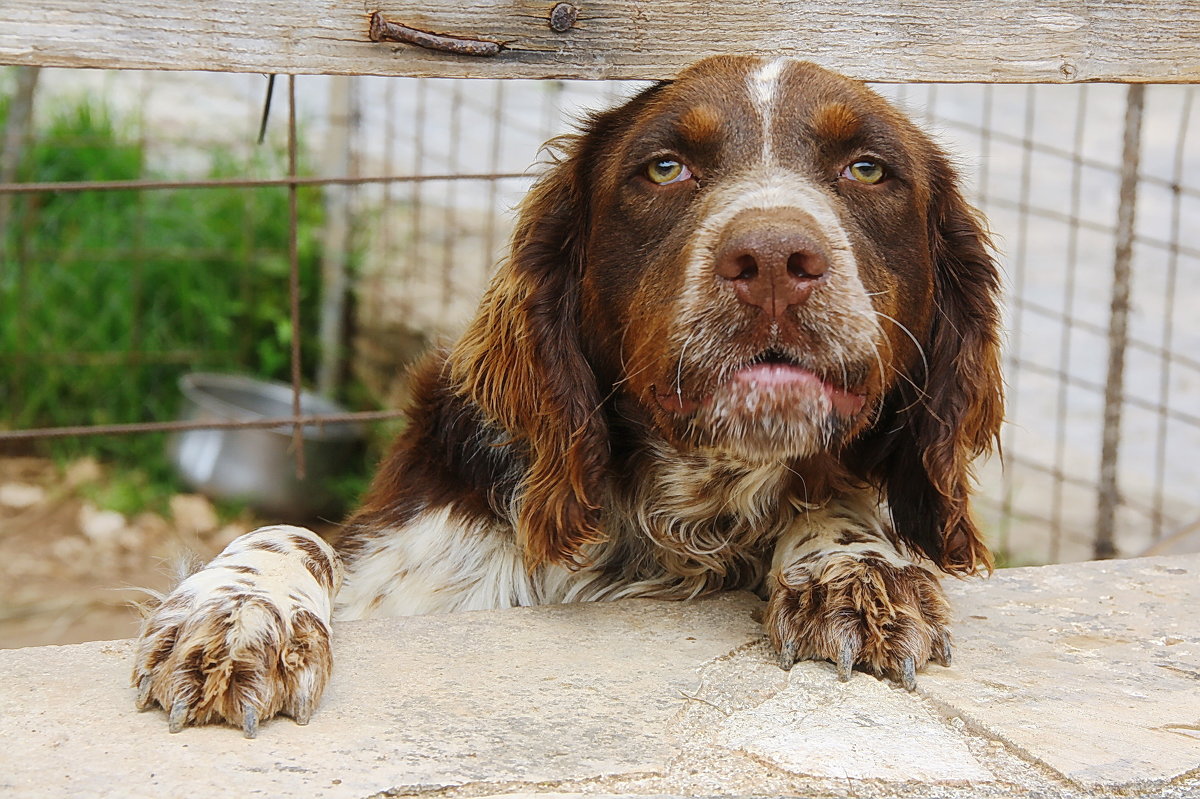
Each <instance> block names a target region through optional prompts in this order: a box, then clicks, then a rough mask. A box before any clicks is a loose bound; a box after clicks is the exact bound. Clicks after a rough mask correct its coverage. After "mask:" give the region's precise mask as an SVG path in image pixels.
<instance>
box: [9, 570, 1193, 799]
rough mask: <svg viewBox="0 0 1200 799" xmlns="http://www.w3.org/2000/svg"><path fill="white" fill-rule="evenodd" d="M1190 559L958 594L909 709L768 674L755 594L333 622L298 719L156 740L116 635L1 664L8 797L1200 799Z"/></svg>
mask: <svg viewBox="0 0 1200 799" xmlns="http://www.w3.org/2000/svg"><path fill="white" fill-rule="evenodd" d="M1198 576H1200V556H1185V557H1176V558H1162V559H1144V560H1139V561H1127V562H1109V563H1091V564H1076V565H1070V566H1056V567H1043V568H1039V569H1018V570H1008V571H1004V572H1000V573H998V574H997V575H996V576H995V577H994V578H992V579H991V580H990V581H972V582H961V583H960V582H954V583H951V584H950V585H948V586H947V587H948V589H949V592H950V593H951V596H952V601H953V603H954V605H955V606H956V608H957V610H958V612H959V614H960V615H961V616H962V620H961V622H960V623H959V624H958V625H957V627H956V635H957V637H958V650H957V659H956V662H955V665H954V666H953V667H952V668H949V669H943V668H940V667H936V666H931V667H928V668H927V669H926V670H925V671H924V672H922V674H921V675H920V677H919V680H918V694H910V693H908V692H906V691H903V690H899V689H897V688H895V687H894V686H892V685H890V684H889V683H886V682H880V681H878V680H876V679H875V678H874V677H871V676H870V675H866V674H862V673H855V674H854V675H853V677H852V678H851V680H850V681H849V682H848V683H839V682H837V680H836V676H835V670H834V668H833V666H832V665H831V664H828V663H801V664H797V666H796V667H795V669H793V671H792V672H790V673H785V672H783V671H781V670H780V669H779V668H778V666H777V665H776V664H775V658H774V656H773V654H772V653H771V652H770V650H769V647H768V646H767V644H766V643H765V641H764V639H763V637H762V635H761V632H760V629H759V625H758V622H757V621H755V620H754V619H753V618H752V615H753V614H754V613H755V612H756V611H757V610H759V609H760V607H761V605H760V603H758V601H757V600H755V599H754V598H753V597H750V596H748V595H745V594H734V595H726V596H722V597H718V598H714V599H710V600H704V601H699V602H692V603H672V602H650V601H645V600H631V601H626V602H618V603H611V604H596V605H573V606H556V607H545V608H531V609H517V610H510V611H494V612H485V613H464V614H456V615H451V616H432V617H422V618H411V619H396V620H385V621H374V622H355V623H349V624H342V625H339V626H338V627H337V628H336V630H335V633H336V635H335V638H336V652H335V657H336V660H337V665H336V667H335V675H334V678H333V680H332V682H331V684H330V688H329V691H328V692H327V694H326V697H325V701H324V702H323V704H322V706H321V708H320V710H319V712H318V713H317V715H316V716H315V717H314V718H313V721H312V723H311V724H310V725H309V726H307V727H299V726H296V725H295V724H293V723H292V722H291V721H290V720H288V719H281V720H277V721H273V722H270V723H268V724H264V725H263V727H262V730H261V733H260V737H259V738H258V739H256V740H253V741H247V740H245V739H243V738H242V737H241V735H240V732H239V731H238V730H234V729H231V728H218V727H205V728H189V729H187V730H185V731H184V732H182V733H180V734H178V735H170V734H168V733H167V730H166V721H165V718H164V715H163V714H162V713H161V712H159V711H154V712H149V713H141V714H139V713H137V712H136V711H135V710H134V709H133V697H132V693H133V692H132V689H130V688H128V687H127V685H126V681H127V679H128V671H129V667H130V661H131V657H132V645H131V643H130V642H127V641H113V642H100V643H93V644H82V645H79V646H71V647H44V648H40V649H26V650H12V651H0V741H3V747H2V748H0V795H3V796H5V797H9V796H13V797H33V796H39V797H40V796H48V797H49V796H52V797H55V799H61V798H62V797H71V796H89V797H104V796H120V797H138V796H156V797H157V796H168V795H180V796H205V797H210V796H211V797H221V796H237V797H247V796H253V795H256V794H258V795H268V796H290V795H295V796H305V797H310V796H311V797H367V796H374V795H380V794H386V795H430V796H437V797H439V798H440V799H458V798H459V797H462V799H476V798H477V797H480V796H487V795H495V796H509V797H518V796H541V797H546V798H547V799H550V798H551V797H557V798H558V799H573V797H576V796H583V795H587V796H592V797H595V796H610V795H611V796H617V795H622V796H635V795H636V796H646V797H649V796H668V795H670V796H684V795H691V796H695V795H723V796H750V795H776V794H779V795H799V796H827V795H854V796H858V797H862V798H863V799H869V798H871V797H877V798H878V799H882V798H883V797H888V798H889V799H892V798H893V797H905V799H932V798H933V797H937V798H938V799H979V798H980V797H986V798H987V799H1000V797H1004V798H1005V799H1009V798H1010V797H1017V796H1021V797H1039V798H1040V799H1085V797H1087V798H1088V799H1091V797H1095V796H1101V797H1118V796H1120V797H1131V796H1136V797H1140V799H1150V798H1151V797H1154V798H1155V799H1195V797H1197V796H1200V771H1198V770H1197V769H1200V612H1198V611H1200V581H1198V580H1197V577H1198Z"/></svg>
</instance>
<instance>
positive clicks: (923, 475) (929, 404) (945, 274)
mask: <svg viewBox="0 0 1200 799" xmlns="http://www.w3.org/2000/svg"><path fill="white" fill-rule="evenodd" d="M932 166H933V169H934V172H933V174H934V176H935V178H934V185H935V188H934V190H933V194H932V197H931V201H930V205H929V242H930V250H931V255H932V262H933V270H934V303H933V309H932V320H931V325H930V328H929V333H928V335H927V336H926V339H925V341H924V362H923V363H922V364H921V366H919V367H918V370H919V371H918V372H917V373H916V374H915V375H913V376H912V382H911V383H907V382H905V381H901V384H900V385H898V386H897V388H896V390H895V391H894V393H893V396H891V397H889V398H888V401H887V404H886V405H885V409H884V412H883V414H882V416H881V419H880V424H879V425H878V426H877V428H876V429H880V430H886V431H887V432H886V433H885V434H884V435H885V437H886V438H887V444H886V445H885V451H886V453H887V455H886V457H885V458H884V459H883V461H882V463H881V467H882V471H881V478H882V482H883V484H884V486H885V488H886V493H887V499H888V504H889V506H890V508H891V514H892V521H893V524H894V526H895V529H896V532H897V534H898V535H900V537H901V538H902V539H904V540H905V541H908V542H909V543H910V544H912V545H914V546H915V547H916V548H918V549H920V550H921V551H923V552H924V553H925V554H926V555H927V556H929V558H930V559H932V560H933V561H934V562H935V563H937V564H938V565H939V566H940V567H941V568H942V569H944V570H945V571H947V572H952V573H959V574H973V573H975V572H977V571H978V570H979V569H980V568H983V569H988V570H990V569H991V568H992V560H991V553H990V552H989V551H988V548H987V545H986V544H985V543H984V541H983V535H982V533H981V531H980V530H979V527H978V526H977V524H976V522H975V520H974V518H973V517H972V514H971V509H970V494H971V489H972V484H973V482H974V476H973V473H972V469H971V464H972V462H973V461H974V460H975V458H976V457H977V456H979V455H982V454H984V453H986V452H989V451H991V449H992V445H993V444H994V443H996V442H997V440H998V435H999V431H1000V424H1001V422H1002V420H1003V417H1004V384H1003V379H1002V377H1001V372H1000V339H999V317H1000V311H999V293H1000V273H999V269H998V267H997V265H996V263H995V261H994V260H993V258H992V256H991V251H990V250H991V246H990V241H989V237H988V233H987V230H986V228H985V226H984V224H983V222H982V220H981V218H980V217H979V215H978V213H977V212H976V211H975V210H974V209H973V208H971V207H970V206H969V205H968V204H967V203H966V201H965V200H964V199H963V197H962V194H961V193H960V192H959V190H958V188H957V186H956V183H955V180H954V173H953V170H952V169H951V167H950V166H949V164H948V163H947V162H946V160H945V158H944V157H942V156H941V155H940V154H936V155H934V156H933V158H932ZM922 371H923V372H924V374H922V373H921V372H922Z"/></svg>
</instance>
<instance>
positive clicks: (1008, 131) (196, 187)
mask: <svg viewBox="0 0 1200 799" xmlns="http://www.w3.org/2000/svg"><path fill="white" fill-rule="evenodd" d="M642 85H643V84H638V83H631V82H585V81H521V80H508V81H492V80H437V79H416V78H338V77H300V78H297V79H296V81H295V112H296V114H295V117H296V120H295V129H294V130H295V133H294V135H289V115H288V92H287V80H286V78H281V79H280V80H279V81H278V83H277V85H276V87H275V92H274V97H273V101H272V109H271V113H270V116H269V119H268V122H267V126H266V132H265V137H264V139H263V141H262V143H258V142H257V139H258V135H259V128H260V123H261V121H262V115H263V107H264V101H265V97H266V94H267V87H268V81H267V79H266V78H265V77H263V76H257V75H234V74H217V73H179V72H175V73H165V72H117V71H113V72H107V71H97V70H57V69H41V70H38V69H35V68H28V67H21V68H5V69H0V246H2V252H0V647H13V646H28V645H40V644H47V643H69V642H75V641H83V640H92V639H100V638H115V637H127V636H130V635H133V634H134V633H135V632H136V627H137V618H136V615H135V614H134V613H132V612H131V611H130V609H129V607H128V603H129V601H130V600H131V599H135V598H136V597H137V595H138V592H137V591H136V590H134V589H135V588H139V587H149V588H155V589H161V588H163V587H165V586H166V585H167V584H168V583H169V581H170V572H171V568H172V567H171V564H172V563H174V562H176V561H178V560H179V558H180V557H181V555H182V554H183V553H187V552H191V553H195V554H196V555H198V556H200V557H204V558H206V557H209V556H211V555H212V554H213V553H215V552H216V551H218V550H219V549H220V548H221V547H223V546H224V545H225V544H226V543H228V541H230V540H232V538H233V537H236V536H237V535H239V534H241V533H243V532H246V531H248V530H250V529H252V528H253V527H254V526H257V524H258V523H259V522H260V521H263V520H265V521H276V520H278V519H279V518H282V517H285V516H289V515H292V514H291V513H289V511H295V513H296V514H298V515H302V516H305V517H307V521H308V523H310V524H312V525H314V526H316V527H317V528H318V529H322V528H323V529H330V530H331V529H333V528H334V526H335V525H336V522H337V520H338V519H339V518H340V516H341V513H342V512H343V511H344V510H345V509H346V508H347V507H349V506H351V505H353V503H354V502H355V500H356V498H357V496H358V495H359V494H360V492H361V491H362V490H363V488H364V487H365V486H366V483H367V481H368V479H369V476H370V472H371V469H372V467H373V464H374V463H375V461H376V460H377V459H378V458H379V456H380V453H381V451H382V449H383V448H384V447H385V446H386V443H387V441H388V440H389V439H390V438H391V437H392V436H393V435H394V434H395V433H396V432H397V431H398V430H399V429H401V427H402V425H403V419H401V418H398V415H397V414H395V413H390V412H388V411H389V409H394V408H396V407H398V406H399V404H400V403H401V401H402V399H403V397H404V394H405V391H406V386H405V380H404V367H405V365H406V364H407V363H409V362H410V361H411V360H412V359H413V358H415V357H416V356H417V355H418V354H419V353H420V352H422V351H423V350H424V349H425V348H426V347H428V346H429V345H430V344H431V343H434V342H437V341H444V340H448V339H451V338H453V336H454V335H455V334H456V332H457V331H458V330H460V329H461V327H462V325H463V324H464V323H465V321H466V319H467V318H468V316H469V314H470V313H471V311H472V310H473V308H474V306H475V303H476V302H477V300H478V297H479V295H480V293H481V292H482V290H483V288H484V286H485V284H486V281H487V279H488V276H489V274H490V273H491V271H492V269H493V268H494V266H495V264H496V262H497V260H498V259H499V258H500V257H501V254H502V252H503V246H504V243H505V240H506V237H507V235H508V232H509V230H510V228H511V225H512V222H513V208H514V206H515V204H516V203H517V202H518V201H519V199H520V197H521V195H522V193H523V192H524V191H525V190H526V189H527V188H528V186H529V185H530V183H531V182H532V178H533V177H534V176H535V175H536V174H537V173H538V169H539V167H538V163H539V159H540V158H542V156H541V155H540V154H539V148H540V146H541V144H542V143H543V142H544V141H546V140H547V139H549V138H551V137H553V136H555V135H558V134H560V133H563V132H567V131H570V130H571V129H572V128H573V125H574V123H575V120H577V119H578V118H579V117H580V116H581V115H583V114H585V113H586V112H587V110H589V109H597V108H603V107H607V106H609V105H611V104H613V103H615V102H619V101H620V100H621V99H623V98H625V97H627V96H629V95H631V94H633V93H634V92H636V91H637V90H638V89H639V88H640V87H641V86H642ZM876 88H877V89H878V90H879V91H880V92H881V93H883V94H884V95H886V96H888V97H890V98H891V99H893V100H894V101H895V102H896V103H897V104H899V105H900V106H902V107H903V108H904V109H905V110H907V111H908V112H909V113H910V114H911V115H913V116H914V117H915V118H916V119H917V120H918V121H919V122H921V123H922V124H923V125H924V126H925V127H926V128H927V129H928V130H929V131H930V132H931V133H933V135H934V136H935V137H936V138H938V139H939V140H940V141H941V142H942V143H943V144H944V145H945V147H946V148H947V149H948V150H949V151H950V152H951V153H953V154H954V155H955V157H956V159H957V163H958V165H959V169H960V171H961V172H962V175H963V177H964V180H965V183H966V186H967V188H968V193H969V194H970V196H971V198H972V200H973V201H974V202H975V203H976V205H978V206H979V207H980V208H981V209H982V210H983V211H984V212H985V214H986V215H987V216H988V218H989V220H990V223H991V226H992V228H993V230H994V232H995V235H996V245H997V248H998V250H999V253H1000V257H1001V261H1002V263H1003V264H1004V268H1005V275H1006V281H1007V285H1006V289H1007V296H1006V320H1005V321H1006V329H1007V339H1006V360H1005V368H1006V378H1007V381H1008V388H1009V414H1008V416H1009V421H1008V423H1007V425H1006V427H1005V430H1004V433H1003V436H1002V439H1003V449H1004V461H1003V464H1002V463H1001V462H1000V460H999V459H993V460H992V461H991V462H989V463H987V464H982V465H981V468H980V480H981V497H980V501H979V503H978V507H977V511H978V513H979V515H980V517H981V521H982V522H983V524H984V526H985V528H986V529H987V531H988V534H989V536H990V539H991V543H992V545H993V547H994V548H995V549H996V551H997V553H998V555H999V559H1000V561H1001V563H1002V564H1005V565H1028V564H1038V563H1050V562H1060V561H1071V560H1083V559H1088V558H1092V557H1098V556H1100V557H1107V556H1112V555H1118V556H1123V557H1128V556H1138V555H1143V554H1155V553H1167V552H1182V551H1198V550H1200V459H1197V457H1196V456H1195V453H1196V452H1198V451H1200V355H1197V353H1200V324H1198V323H1197V319H1200V174H1198V173H1197V172H1196V171H1194V170H1197V169H1200V146H1198V141H1200V140H1198V138H1197V137H1198V134H1197V132H1196V128H1197V126H1200V111H1197V109H1196V108H1195V103H1194V93H1195V92H1194V89H1192V88H1190V87H1185V86H1149V87H1129V86H1117V85H1102V84H1100V85H1080V86H1006V85H906V86H892V85H885V86H878V87H876ZM289 175H294V178H289ZM289 184H290V185H291V186H293V187H294V188H292V189H291V190H289ZM1123 189H1124V190H1123ZM293 202H294V207H292V204H293ZM1114 267H1115V268H1114ZM1126 267H1127V268H1126ZM293 280H294V282H295V287H294V288H295V290H294V291H293V290H292V287H291V285H290V284H291V283H292V281H293ZM293 296H294V297H295V299H296V301H297V302H296V307H295V308H293V307H292V302H291V301H292V297H293ZM294 314H295V315H296V316H298V317H299V318H300V319H301V322H302V323H301V324H300V326H299V327H298V329H299V339H298V340H295V339H294V337H293V324H292V319H293V316H294ZM296 345H298V348H299V353H300V358H299V360H298V361H297V365H298V370H297V372H296V373H294V372H293V365H292V363H293V362H292V355H293V348H294V347H295V346H296ZM212 374H218V375H238V376H242V377H247V378H255V379H256V380H274V381H283V383H287V382H291V381H293V380H297V379H298V381H299V382H300V383H302V384H303V385H304V387H305V388H307V389H309V390H311V392H312V395H311V396H306V397H305V398H304V404H303V405H302V408H301V411H302V415H309V414H318V415H324V416H327V417H330V418H332V419H334V420H335V422H336V420H338V419H345V418H349V417H344V416H342V414H344V413H348V412H349V413H357V414H358V415H357V416H355V417H353V418H354V420H355V422H354V425H353V426H348V425H346V424H337V423H333V422H331V423H328V424H321V423H316V422H314V423H312V424H306V425H305V426H304V427H303V429H302V432H303V433H304V438H305V442H306V443H305V445H304V447H303V453H304V456H305V457H304V460H305V471H306V473H307V474H308V477H309V479H308V481H307V482H306V483H299V484H295V483H294V481H293V484H290V485H284V486H282V487H281V486H271V487H268V488H264V491H284V490H285V489H286V490H288V491H291V492H292V493H290V494H287V493H285V494H282V495H280V496H283V497H284V499H282V500H280V499H279V498H278V497H276V499H275V500H272V501H267V500H263V499H261V498H255V497H247V496H230V495H229V492H227V491H223V490H222V488H221V486H220V485H218V483H219V482H220V480H219V478H220V476H221V475H222V474H224V475H230V474H233V475H237V472H236V470H237V468H239V467H238V465H237V463H240V464H242V465H243V466H246V464H251V463H252V462H253V464H258V465H256V466H253V468H252V467H251V466H246V468H247V469H249V471H248V472H247V474H248V475H252V474H253V473H259V474H261V473H264V472H274V473H286V474H287V475H289V478H288V479H289V480H291V479H292V478H294V472H293V469H292V467H291V462H292V459H293V457H294V452H295V449H294V441H293V438H292V433H293V432H294V429H293V427H292V426H283V427H281V426H279V425H272V424H267V425H266V429H262V428H261V426H260V427H256V428H252V429H249V430H242V429H236V430H235V428H237V426H238V425H243V424H245V423H247V422H251V423H254V421H255V420H256V419H257V420H261V419H264V418H266V419H274V418H279V417H288V416H290V415H291V412H292V405H291V394H290V390H289V389H287V388H286V386H282V385H276V386H275V387H274V388H272V387H271V386H269V385H267V384H264V383H261V382H258V383H250V382H238V383H229V382H222V380H224V378H209V377H206V375H212ZM188 375H191V376H192V377H187V376H188ZM196 375H200V377H199V378H197V377H196ZM184 378H186V380H185V381H184V385H183V387H182V388H181V384H180V381H181V379H184ZM281 391H282V393H280V392H281ZM330 403H336V405H334V404H330ZM222 414H224V415H222ZM214 419H216V420H218V421H219V422H220V423H222V424H225V425H226V429H224V430H216V431H213V430H209V431H204V432H202V433H201V432H199V431H195V430H191V429H184V430H175V431H173V432H170V431H164V430H163V427H164V426H170V424H171V423H173V422H176V421H177V420H185V421H187V420H192V421H197V422H198V423H205V421H206V420H207V421H208V422H211V421H213V420H214ZM109 425H133V426H134V427H133V428H132V429H131V428H129V427H122V428H119V430H118V431H116V432H118V433H119V434H112V433H110V434H104V435H97V434H96V433H97V432H104V430H105V429H106V428H104V427H103V426H109ZM235 432H236V433H238V434H239V435H245V436H246V438H243V439H239V440H242V441H244V442H245V443H243V444H242V445H241V446H242V447H243V449H242V451H243V452H244V453H248V454H245V455H243V456H241V460H240V461H238V462H237V463H234V464H230V463H228V462H226V461H221V460H216V457H217V455H216V453H217V452H218V451H226V450H222V449H221V448H222V447H223V446H226V444H223V443H222V442H225V441H227V439H224V438H220V436H225V435H232V434H234V433H235ZM255 436H257V437H255ZM350 439H353V445H351V444H350V443H347V442H349V440H350ZM343 443H345V444H346V445H345V446H342V444H343ZM272 453H274V454H272ZM269 457H283V458H284V462H286V463H287V464H288V467H287V468H283V469H273V468H268V467H264V466H262V463H269V462H271V461H269V460H262V461H260V460H256V459H257V458H264V459H266V458H269ZM181 462H183V465H182V466H181V465H180V464H181ZM239 479H240V480H243V482H244V481H245V480H248V479H250V477H239ZM284 482H287V480H285V481H284ZM318 495H319V501H318ZM287 497H300V498H302V499H305V500H311V503H310V504H311V506H309V505H306V504H305V502H301V501H300V500H296V501H295V502H294V503H293V504H288V503H289V502H292V500H289V499H287ZM280 502H283V503H284V504H283V505H282V506H281V505H280V504H279V503H280Z"/></svg>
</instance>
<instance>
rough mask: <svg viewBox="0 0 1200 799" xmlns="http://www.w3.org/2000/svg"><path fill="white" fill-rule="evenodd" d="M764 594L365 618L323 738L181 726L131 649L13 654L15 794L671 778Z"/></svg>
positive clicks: (3, 704)
mask: <svg viewBox="0 0 1200 799" xmlns="http://www.w3.org/2000/svg"><path fill="white" fill-rule="evenodd" d="M756 606H757V600H755V599H754V598H753V597H751V596H750V595H747V594H729V595H725V596H722V597H718V598H716V599H712V600H707V601H700V602H694V603H661V602H649V601H646V600H630V601H625V602H619V603H612V604H608V605H605V606H603V607H600V606H587V605H563V606H551V607H542V608H527V609H518V610H512V611H494V612H481V613H462V614H455V615H453V616H440V617H439V616H427V617H418V618H408V619H394V620H386V621H371V622H356V623H348V624H343V625H340V626H339V627H338V628H337V630H336V649H335V662H336V666H335V677H334V679H333V680H332V681H331V684H330V687H329V689H328V691H327V692H326V696H325V700H324V702H323V704H322V706H321V708H320V710H319V712H318V713H317V714H316V715H315V716H314V718H313V720H312V722H311V723H310V724H309V725H308V726H307V727H299V726H297V725H295V724H294V723H292V722H291V721H290V720H288V719H278V720H275V721H273V722H271V723H269V724H264V725H263V727H262V729H261V731H260V737H259V738H258V739H257V740H253V741H247V740H245V739H243V738H242V737H241V735H240V734H239V733H238V732H237V731H236V730H234V729H231V728H218V727H205V728H188V729H186V730H184V731H183V732H181V733H179V734H178V735H170V734H168V733H167V730H166V720H165V717H164V715H163V714H162V713H161V712H158V711H154V712H147V713H140V714H139V713H137V712H136V711H135V710H134V709H133V693H132V690H131V689H129V688H127V687H126V684H127V682H128V679H129V675H128V672H129V669H130V663H131V662H132V660H131V658H132V654H131V651H132V650H131V645H130V644H129V642H109V643H99V644H81V645H78V646H67V647H43V648H38V649H22V650H13V651H8V652H0V673H3V674H4V679H3V681H2V682H0V740H3V741H4V742H5V744H4V749H5V751H4V755H3V759H4V760H5V761H6V763H7V765H6V766H5V767H4V768H2V769H0V794H3V795H5V796H48V795H53V796H56V797H67V796H90V797H99V796H120V797H132V796H159V797H161V796H167V795H177V796H199V795H203V796H206V797H217V796H239V797H245V796H249V795H253V794H255V793H262V794H265V795H272V796H286V795H295V796H311V797H326V796H328V797H340V796H350V797H360V796H367V795H371V794H373V793H376V792H378V791H384V790H389V789H393V788H397V787H403V786H414V785H420V786H425V787H433V786H447V785H456V784H461V783H467V782H475V781H491V782H505V781H519V782H526V783H529V782H535V783H536V782H539V781H546V780H559V781H561V780H571V779H580V778H587V777H596V776H606V775H629V774H639V773H643V772H656V771H662V770H664V769H665V766H666V761H667V760H668V758H669V757H670V756H671V755H672V754H673V753H674V751H675V746H674V741H673V738H672V736H671V734H670V732H669V728H670V725H669V721H670V719H671V718H672V716H674V715H675V714H676V713H678V711H679V710H680V708H681V707H682V704H683V702H684V700H683V698H682V696H681V693H680V692H681V691H683V690H686V689H688V688H692V687H694V685H695V682H696V672H697V669H698V668H699V666H700V665H701V664H703V663H705V662H706V661H709V660H711V659H713V658H716V657H719V656H721V655H724V654H726V653H728V652H730V651H732V650H734V649H737V648H738V647H740V646H743V645H745V644H748V643H752V642H754V641H756V640H758V639H759V637H760V636H761V633H760V629H759V625H758V623H757V622H755V621H754V620H753V619H752V618H751V611H752V610H753V609H754V608H755V607H756Z"/></svg>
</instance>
